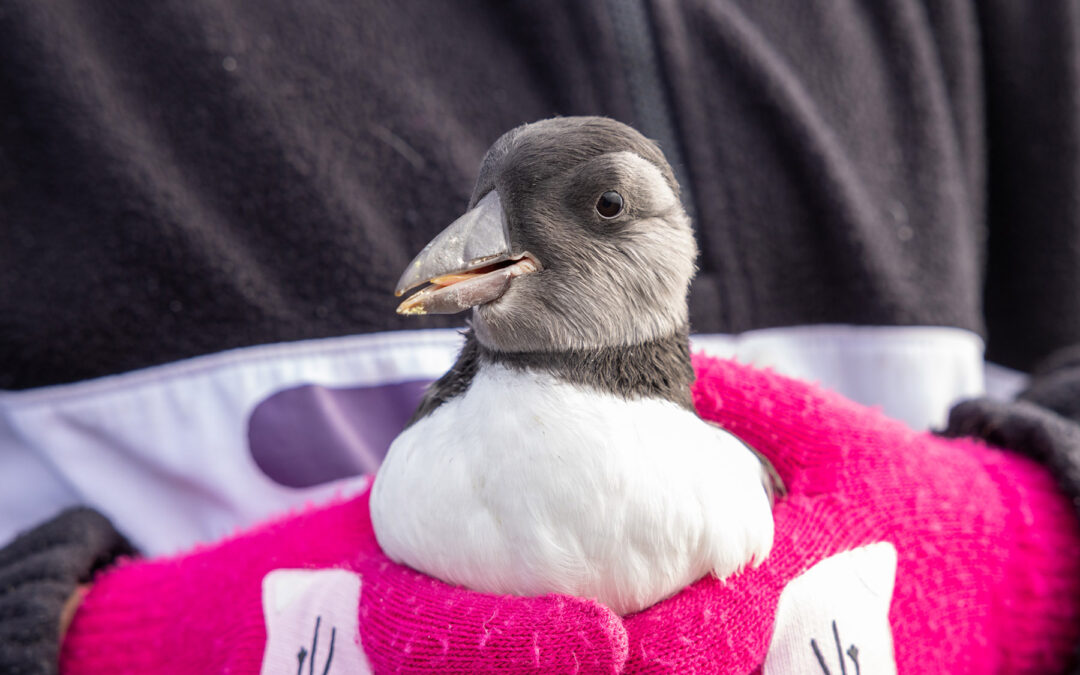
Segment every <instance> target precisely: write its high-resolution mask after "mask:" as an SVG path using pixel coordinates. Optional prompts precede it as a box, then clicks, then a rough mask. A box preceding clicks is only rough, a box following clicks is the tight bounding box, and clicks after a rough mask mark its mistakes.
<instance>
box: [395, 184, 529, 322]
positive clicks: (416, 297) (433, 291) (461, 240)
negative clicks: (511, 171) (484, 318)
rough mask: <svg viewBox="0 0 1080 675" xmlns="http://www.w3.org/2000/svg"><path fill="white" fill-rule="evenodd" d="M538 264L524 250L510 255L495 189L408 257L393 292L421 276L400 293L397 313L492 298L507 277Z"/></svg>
mask: <svg viewBox="0 0 1080 675" xmlns="http://www.w3.org/2000/svg"><path fill="white" fill-rule="evenodd" d="M539 268H540V265H539V263H538V262H537V261H536V260H535V258H533V257H532V256H530V255H529V254H528V253H521V254H518V255H515V254H514V253H513V252H512V250H511V246H510V233H509V229H508V227H507V223H506V216H505V215H504V214H503V209H502V201H501V199H500V197H499V193H498V192H497V191H495V190H492V191H491V192H489V193H487V195H486V196H485V197H484V198H483V199H481V200H480V202H479V203H478V204H477V205H476V206H475V207H474V208H473V209H472V210H470V211H468V212H467V213H465V215H463V216H461V217H460V218H458V219H457V220H455V221H454V222H453V223H451V224H450V227H448V228H446V229H445V230H443V231H442V232H440V233H439V234H438V236H436V237H435V238H434V239H432V240H431V242H430V243H428V245H427V246H425V247H424V250H423V251H420V254H419V255H417V256H416V257H415V258H413V261H412V262H411V263H409V266H408V267H407V268H405V272H404V274H402V275H401V279H400V280H399V281H398V283H397V288H396V289H395V291H394V295H397V296H401V295H402V294H403V293H405V292H406V291H408V290H410V289H413V288H416V287H417V286H420V285H421V284H424V283H426V282H431V285H430V286H427V287H425V288H423V289H421V290H420V291H419V292H417V293H414V294H413V295H411V296H409V297H408V298H406V299H405V301H404V302H402V303H401V305H399V306H398V308H397V312H398V314H454V313H456V312H460V311H463V310H466V309H469V308H470V307H475V306H476V305H481V304H484V303H486V302H491V301H492V300H496V299H498V298H499V297H500V296H502V294H503V293H505V292H506V289H507V288H509V287H510V281H511V280H512V279H514V278H515V277H519V276H522V275H523V274H530V273H532V272H535V271H537V270H538V269H539Z"/></svg>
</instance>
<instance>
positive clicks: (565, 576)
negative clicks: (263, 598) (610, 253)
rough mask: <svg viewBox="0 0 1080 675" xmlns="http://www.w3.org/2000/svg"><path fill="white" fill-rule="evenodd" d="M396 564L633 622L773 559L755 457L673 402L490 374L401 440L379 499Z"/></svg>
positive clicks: (376, 492)
mask: <svg viewBox="0 0 1080 675" xmlns="http://www.w3.org/2000/svg"><path fill="white" fill-rule="evenodd" d="M371 518H372V523H373V525H374V527H375V535H376V537H377V539H378V541H379V544H380V545H381V546H382V548H383V550H384V551H385V552H386V554H387V555H388V556H390V558H392V559H393V560H395V561H397V562H400V563H404V564H406V565H409V566H410V567H413V568H415V569H417V570H420V571H421V572H425V573H427V574H430V575H432V576H434V577H437V578H439V579H442V580H444V581H446V582H448V583H452V584H457V585H462V586H466V587H468V588H471V589H474V590H477V591H484V592H489V593H509V594H514V595H543V594H546V593H565V594H569V595H575V596H579V597H591V598H596V599H598V600H599V601H600V602H602V603H604V604H606V605H608V606H609V607H611V608H612V609H613V610H614V611H615V612H617V613H619V614H629V613H632V612H635V611H638V610H641V609H644V608H645V607H648V606H649V605H652V604H654V603H656V602H659V601H660V600H663V599H664V598H667V597H669V596H671V595H673V594H674V593H676V592H678V591H679V590H680V589H682V588H683V587H685V586H686V585H688V584H690V583H692V582H693V581H695V580H697V579H699V578H701V577H703V576H705V575H706V574H708V573H710V572H711V573H713V574H716V575H717V576H718V577H720V578H724V577H727V576H729V575H731V574H733V573H735V572H737V571H739V570H740V569H742V568H743V567H744V566H746V565H747V564H757V563H759V562H761V561H762V560H763V559H764V558H765V556H767V555H768V553H769V549H770V548H771V547H772V539H773V521H772V512H771V509H770V505H769V500H768V497H767V495H766V493H765V490H764V488H763V486H762V467H761V464H760V463H759V461H758V459H757V458H756V457H755V456H754V455H753V453H751V452H750V451H749V450H748V449H747V448H746V447H745V446H744V445H743V444H742V443H741V442H739V441H738V440H737V439H736V438H734V437H733V436H731V435H729V434H727V433H725V432H723V431H721V430H719V429H717V428H715V427H712V426H710V425H708V424H706V423H705V422H702V421H701V420H700V419H698V418H697V416H695V415H694V414H693V413H691V412H689V411H687V410H684V409H682V408H680V407H679V406H678V405H676V404H674V403H671V402H669V401H663V400H658V399H644V400H637V401H626V400H624V399H622V398H619V397H616V396H613V395H609V394H602V393H598V392H596V391H594V390H591V389H584V388H581V387H577V386H574V385H570V384H566V383H564V382H560V381H558V380H556V379H554V378H553V377H550V376H548V375H544V374H538V373H532V372H530V373H522V372H520V371H513V370H509V369H506V368H504V367H501V366H485V367H484V368H481V370H480V372H479V373H478V374H477V376H476V378H475V379H474V380H473V382H472V385H471V386H470V387H469V389H468V391H467V392H466V393H465V394H464V395H461V396H458V397H457V398H455V399H453V400H451V401H449V402H447V403H444V404H443V405H442V406H440V407H439V408H437V409H436V410H435V411H434V412H433V413H431V414H430V415H428V416H427V417H425V418H423V419H422V420H420V421H419V422H417V423H416V424H414V425H413V426H411V427H410V428H408V429H406V430H405V431H404V432H403V433H402V434H401V435H400V436H398V438H397V439H396V440H395V441H394V443H393V445H391V447H390V450H389V452H388V454H387V456H386V460H385V461H384V463H383V465H382V467H381V468H380V469H379V473H378V475H377V476H376V479H375V485H374V487H373V488H372V494H371Z"/></svg>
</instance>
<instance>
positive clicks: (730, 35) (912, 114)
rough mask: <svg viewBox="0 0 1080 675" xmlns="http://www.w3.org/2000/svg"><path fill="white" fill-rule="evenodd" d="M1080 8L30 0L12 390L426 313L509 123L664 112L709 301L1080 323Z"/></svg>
mask: <svg viewBox="0 0 1080 675" xmlns="http://www.w3.org/2000/svg"><path fill="white" fill-rule="evenodd" d="M1078 16H1080V9H1078V8H1077V5H1076V4H1075V3H1068V2H1059V1H1050V2H1040V3H1023V2H1004V1H998V0H986V1H979V2H975V0H942V1H935V2H920V1H919V0H895V1H891V2H863V3H839V4H838V3H833V2H827V1H826V0H810V1H807V2H795V3H793V2H774V1H769V0H765V1H763V0H740V1H734V0H685V1H683V2H651V1H650V0H630V1H626V2H624V1H616V0H581V1H579V2H566V3H536V2H532V1H531V0H522V1H506V0H497V1H496V0H492V1H490V2H484V1H479V0H478V1H474V2H454V3H447V2H444V1H443V0H415V1H412V2H407V3H387V2H357V1H355V0H312V1H311V2H303V3H295V2H287V1H285V0H258V1H257V2H256V1H254V0H252V1H244V0H229V1H224V2H222V1H212V0H160V1H157V2H150V3H137V2H135V3H133V2H121V1H119V0H101V1H99V2H81V1H79V0H8V1H7V2H5V3H3V5H2V6H0V389H5V388H6V389H23V388H30V387H35V386H40V385H46V384H51V383H60V382H71V381H76V380H80V379H84V378H90V377H95V376H100V375H105V374H109V373H115V372H120V371H125V370H130V369H134V368H139V367H143V366H148V365H153V364H158V363H163V362H168V361H173V360H176V359H180V358H184V357H189V356H195V355H199V354H204V353H208V352H214V351H219V350H222V349H226V348H231V347H239V346H248V345H254V344H260V343H267V342H277V341H288V340H295V339H302V338H314V337H324V336H333V335H341V334H350V333H363V332H370V331H380V330H392V329H398V328H406V327H408V328H417V327H419V326H424V325H426V326H444V325H454V324H455V322H457V321H460V319H459V318H455V317H450V318H429V319H426V320H425V321H426V323H423V324H421V323H417V321H416V320H415V319H408V322H409V323H408V324H406V323H405V321H406V320H405V319H402V318H399V317H396V316H395V314H394V312H393V305H394V302H395V300H394V298H393V297H392V295H391V293H389V291H390V289H391V288H392V286H393V283H394V281H395V279H396V277H397V274H398V272H399V271H400V270H401V269H402V268H403V266H404V265H405V264H406V263H407V262H408V260H409V258H410V257H411V255H412V254H413V253H414V252H415V251H417V250H418V249H419V248H420V247H421V246H422V245H423V244H424V243H425V242H426V241H428V239H429V238H430V237H431V236H432V235H433V234H434V233H436V232H437V231H439V230H440V229H441V228H443V227H444V226H445V225H446V224H448V223H449V222H450V221H451V220H452V219H453V218H454V217H455V216H456V215H458V214H459V213H460V212H461V210H462V209H463V208H464V206H465V204H466V202H467V200H468V193H469V189H470V187H471V184H472V181H473V177H474V172H475V168H476V166H477V163H478V162H479V159H480V157H481V156H482V154H483V152H484V150H485V149H486V148H487V147H488V145H489V144H490V143H491V142H492V141H493V140H494V139H495V138H497V137H498V136H499V135H500V134H501V133H503V132H504V131H506V130H507V129H509V128H511V127H513V126H515V125H517V124H520V123H522V122H526V121H532V120H536V119H540V118H544V117H549V116H552V115H557V114H564V115H570V114H604V115H609V116H612V117H615V118H617V119H620V120H623V121H626V122H629V123H631V124H635V125H637V126H638V127H639V128H640V129H641V130H642V131H644V132H645V133H646V134H647V135H650V136H652V137H654V138H657V139H659V141H660V142H661V144H662V146H663V148H664V150H665V152H667V154H668V155H669V157H671V158H672V159H673V160H674V161H673V163H674V164H675V166H676V170H677V172H678V174H679V177H680V179H681V181H682V182H683V184H684V186H685V189H686V191H687V195H686V196H687V199H686V201H687V203H688V205H689V206H690V208H691V209H692V211H693V214H694V215H695V217H696V221H697V227H698V233H699V238H700V241H699V243H700V247H701V251H702V256H701V259H700V267H701V273H700V274H699V276H698V279H697V281H696V282H695V285H694V287H693V291H692V297H691V302H692V325H693V327H694V329H695V330H696V331H699V332H739V331H744V330H748V329H753V328H762V327H770V326H784V325H797V324H814V323H853V324H865V325H945V326H957V327H961V328H965V329H969V330H972V331H976V332H978V333H980V334H982V335H984V336H986V337H987V338H988V344H989V357H990V358H991V359H993V360H996V361H998V362H1001V363H1003V364H1006V365H1009V366H1013V367H1017V368H1021V369H1027V368H1029V367H1030V366H1032V365H1033V363H1034V362H1035V361H1036V360H1037V359H1039V358H1041V357H1043V356H1045V355H1046V354H1048V353H1049V352H1050V351H1052V350H1054V349H1055V348H1058V347H1062V346H1065V345H1068V344H1071V343H1075V342H1080V190H1078V188H1080V82H1078V79H1080V67H1077V66H1078V65H1080V51H1078V50H1080V18H1078Z"/></svg>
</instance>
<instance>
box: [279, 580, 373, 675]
mask: <svg viewBox="0 0 1080 675" xmlns="http://www.w3.org/2000/svg"><path fill="white" fill-rule="evenodd" d="M262 602H263V616H264V617H265V618H266V650H265V651H264V652H263V662H262V669H261V670H260V671H259V673H260V675H270V674H271V673H273V674H274V675H280V674H282V673H288V674H289V675H291V674H292V673H316V674H319V675H333V674H334V673H341V674H344V673H349V674H350V675H370V674H371V666H370V665H368V661H367V657H365V656H364V651H363V649H362V648H361V646H360V628H359V614H358V612H359V608H360V575H358V574H356V573H355V572H350V571H348V570H336V569H329V570H274V571H273V572H270V573H269V574H267V575H266V576H265V577H263V585H262Z"/></svg>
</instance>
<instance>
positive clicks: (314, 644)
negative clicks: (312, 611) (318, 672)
mask: <svg viewBox="0 0 1080 675" xmlns="http://www.w3.org/2000/svg"><path fill="white" fill-rule="evenodd" d="M320 623H322V617H321V616H317V617H315V637H313V638H312V639H311V660H310V661H308V675H315V650H316V649H318V647H319V624H320Z"/></svg>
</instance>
